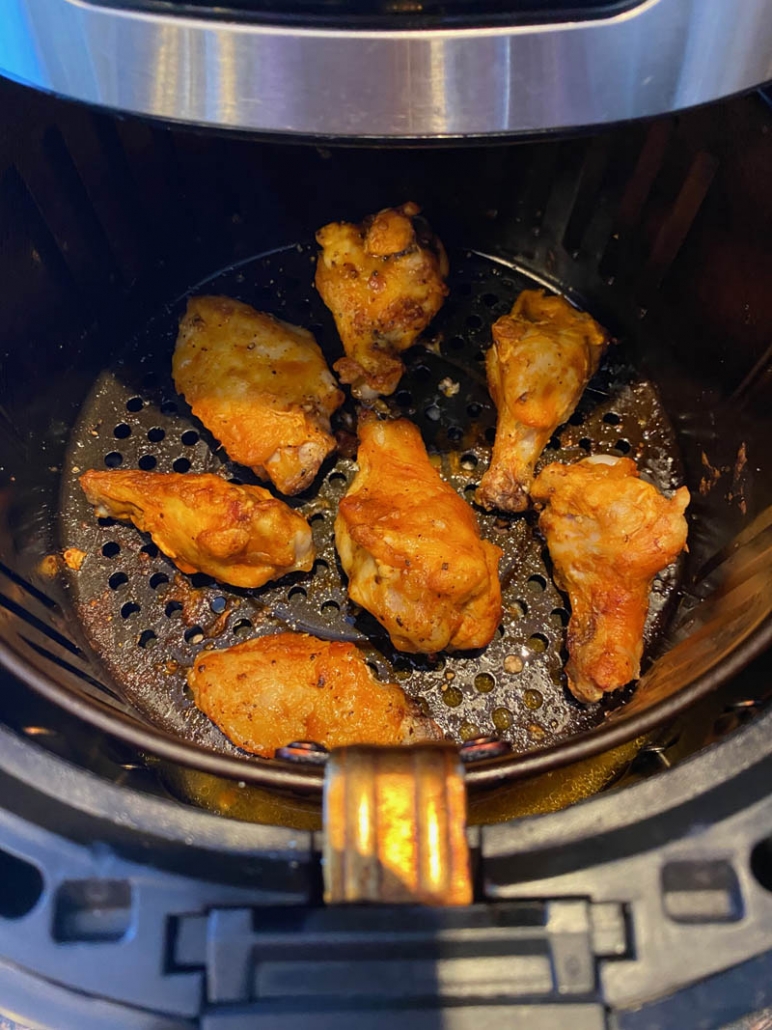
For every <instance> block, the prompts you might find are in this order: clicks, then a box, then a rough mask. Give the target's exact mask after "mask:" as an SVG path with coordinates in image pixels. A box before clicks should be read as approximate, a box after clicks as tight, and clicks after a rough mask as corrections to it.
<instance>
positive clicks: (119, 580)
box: [107, 572, 129, 590]
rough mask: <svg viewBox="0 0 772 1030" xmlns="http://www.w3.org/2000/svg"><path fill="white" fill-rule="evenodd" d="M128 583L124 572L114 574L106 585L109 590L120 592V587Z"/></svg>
mask: <svg viewBox="0 0 772 1030" xmlns="http://www.w3.org/2000/svg"><path fill="white" fill-rule="evenodd" d="M128 582H129V577H128V576H127V575H126V573H125V572H114V573H113V574H112V576H110V578H109V579H108V581H107V585H108V586H109V587H110V589H111V590H120V588H121V587H125V586H126V584H127V583H128Z"/></svg>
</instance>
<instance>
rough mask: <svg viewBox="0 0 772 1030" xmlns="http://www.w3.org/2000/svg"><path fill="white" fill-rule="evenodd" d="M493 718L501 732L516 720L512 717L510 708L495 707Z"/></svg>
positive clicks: (494, 723)
mask: <svg viewBox="0 0 772 1030" xmlns="http://www.w3.org/2000/svg"><path fill="white" fill-rule="evenodd" d="M492 718H493V725H494V726H495V727H496V729H497V730H498V731H499V733H503V732H504V730H508V729H509V727H510V726H511V725H512V723H513V722H514V719H513V718H512V713H511V712H510V710H509V709H508V708H494V710H493V716H492Z"/></svg>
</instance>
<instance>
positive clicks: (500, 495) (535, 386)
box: [475, 290, 608, 511]
mask: <svg viewBox="0 0 772 1030" xmlns="http://www.w3.org/2000/svg"><path fill="white" fill-rule="evenodd" d="M492 332H493V344H492V346H491V347H490V349H489V350H488V354H487V356H486V369H487V372H488V388H489V389H490V392H491V397H492V398H493V400H494V403H495V404H496V407H497V408H498V412H499V418H498V425H497V427H496V440H495V442H494V445H493V455H492V457H491V464H490V467H489V468H488V470H487V471H486V473H485V475H484V476H483V477H482V479H481V481H480V486H479V488H478V490H477V495H476V498H475V499H476V500H477V503H478V504H480V505H482V507H483V508H487V509H489V510H490V509H492V508H498V509H500V510H501V511H524V510H525V509H526V507H527V506H528V492H529V490H530V487H531V483H532V481H533V474H534V466H535V465H536V462H537V461H538V459H539V455H540V454H541V452H542V451H543V450H544V447H545V445H546V444H547V441H548V440H549V438H550V437H551V436H552V434H553V432H554V431H555V430H556V429H557V427H558V426H559V425H560V424H561V423H563V422H565V421H566V419H568V418H569V417H570V416H571V414H572V413H573V411H574V408H575V407H576V405H577V404H578V402H579V398H580V397H581V395H582V392H583V391H584V388H585V386H586V385H587V383H588V381H589V380H590V378H591V377H592V376H593V375H594V373H595V371H596V370H597V368H598V364H599V363H600V359H601V357H602V355H603V352H604V350H605V348H606V344H607V342H608V341H607V336H606V333H605V331H604V330H603V329H601V327H600V326H599V325H598V323H597V322H595V321H594V319H592V318H591V317H590V315H588V314H586V312H582V311H577V310H576V308H573V307H571V305H570V304H569V303H568V301H566V300H564V299H563V297H547V296H545V294H544V291H543V290H524V291H523V292H522V293H521V294H520V296H519V297H518V298H517V300H516V301H515V306H514V307H513V308H512V312H511V314H509V315H504V317H503V318H500V319H499V320H498V321H497V322H495V323H494V325H493V330H492Z"/></svg>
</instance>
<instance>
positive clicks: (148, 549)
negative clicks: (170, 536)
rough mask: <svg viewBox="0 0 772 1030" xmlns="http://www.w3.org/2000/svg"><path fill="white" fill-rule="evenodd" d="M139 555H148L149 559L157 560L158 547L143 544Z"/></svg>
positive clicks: (151, 544)
mask: <svg viewBox="0 0 772 1030" xmlns="http://www.w3.org/2000/svg"><path fill="white" fill-rule="evenodd" d="M139 553H140V554H146V555H147V556H148V558H157V557H158V547H157V545H156V544H153V543H150V544H143V545H142V547H140V549H139Z"/></svg>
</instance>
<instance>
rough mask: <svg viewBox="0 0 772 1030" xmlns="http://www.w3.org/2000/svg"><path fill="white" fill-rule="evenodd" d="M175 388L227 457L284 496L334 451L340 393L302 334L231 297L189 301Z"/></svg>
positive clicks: (181, 332)
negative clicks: (334, 423) (333, 418)
mask: <svg viewBox="0 0 772 1030" xmlns="http://www.w3.org/2000/svg"><path fill="white" fill-rule="evenodd" d="M172 372H173V375H174V384H175V386H176V387H177V389H178V390H179V392H180V393H181V394H183V395H184V397H185V400H186V401H187V402H188V404H190V406H191V408H192V409H193V414H194V415H195V416H196V417H197V418H200V419H201V421H202V422H203V423H204V425H205V426H206V427H207V429H210V430H211V432H212V433H213V434H214V436H216V437H217V439H218V440H219V441H220V442H221V443H222V445H223V447H224V448H225V450H226V451H227V452H228V454H229V456H230V457H231V458H232V459H233V460H234V461H237V462H239V464H240V465H247V466H248V467H249V468H251V469H252V471H253V472H254V473H255V475H257V476H260V478H261V479H270V480H271V482H272V483H273V484H274V485H275V486H276V488H277V489H278V490H280V491H281V492H282V493H283V494H296V493H299V492H300V491H301V490H305V489H306V487H308V486H310V485H311V483H312V482H313V479H314V477H315V476H316V473H317V472H318V471H319V466H320V465H321V464H322V462H323V461H324V459H325V458H326V457H327V455H328V454H331V453H332V451H334V450H335V439H334V437H333V436H332V435H331V433H330V416H331V415H332V413H333V412H334V411H335V410H336V408H339V407H340V405H341V404H342V403H343V400H344V397H343V393H342V392H341V391H340V390H339V389H338V387H337V384H336V382H335V379H334V377H333V375H332V373H331V372H330V370H329V369H328V368H327V364H326V362H325V360H324V356H323V354H322V352H321V350H320V349H319V346H318V345H317V343H316V340H315V339H314V337H313V336H312V334H311V333H309V332H308V330H307V329H301V328H299V327H298V326H296V325H289V324H288V323H287V322H282V321H280V320H279V319H278V318H274V317H273V316H272V315H266V314H264V313H263V312H262V311H255V309H254V308H251V307H250V306H249V305H248V304H242V303H241V302H240V301H238V300H231V299H230V298H228V297H191V298H190V300H189V301H188V308H187V311H186V312H185V315H184V317H183V319H182V321H181V322H180V330H179V334H178V336H177V345H176V347H175V350H174V357H173V359H172Z"/></svg>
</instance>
